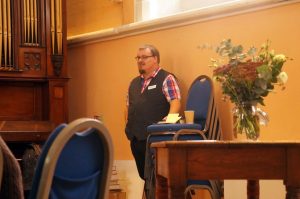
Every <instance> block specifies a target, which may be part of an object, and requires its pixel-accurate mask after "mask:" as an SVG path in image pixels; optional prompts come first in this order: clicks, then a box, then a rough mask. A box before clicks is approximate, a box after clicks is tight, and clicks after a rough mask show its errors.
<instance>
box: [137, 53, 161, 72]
mask: <svg viewBox="0 0 300 199" xmlns="http://www.w3.org/2000/svg"><path fill="white" fill-rule="evenodd" d="M136 61H137V65H138V69H139V73H140V74H150V73H152V72H153V71H154V70H155V69H156V68H157V67H158V64H157V57H154V56H153V55H152V53H151V50H150V49H148V48H145V49H139V50H138V52H137V56H136Z"/></svg>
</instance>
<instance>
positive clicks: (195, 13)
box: [67, 0, 300, 47]
mask: <svg viewBox="0 0 300 199" xmlns="http://www.w3.org/2000/svg"><path fill="white" fill-rule="evenodd" d="M299 2H300V0H245V1H241V2H239V3H236V4H234V5H230V6H220V7H208V8H202V9H196V10H191V11H186V12H182V13H179V14H175V15H171V16H166V17H162V18H156V19H152V20H147V21H141V22H134V23H130V24H126V25H122V26H119V27H115V28H108V29H104V30H99V31H95V32H89V33H85V34H80V35H74V36H70V37H68V38H67V41H68V46H69V47H72V46H77V45H81V44H89V43H95V42H101V41H108V40H113V39H119V38H124V37H128V36H133V35H138V34H144V33H148V32H153V31H158V30H164V29H169V28H175V27H180V26H185V25H190V24H194V23H199V22H204V21H210V20H215V19H219V18H224V17H228V16H234V15H239V14H243V13H249V12H254V11H259V10H265V9H269V8H273V7H279V6H284V5H287V4H293V3H299Z"/></svg>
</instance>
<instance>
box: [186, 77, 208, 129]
mask: <svg viewBox="0 0 300 199" xmlns="http://www.w3.org/2000/svg"><path fill="white" fill-rule="evenodd" d="M212 96H213V89H212V81H211V79H210V78H209V77H208V76H206V75H200V76H199V77H197V78H196V79H195V80H194V81H193V83H192V84H191V86H190V88H189V91H188V95H187V101H186V107H185V110H194V111H195V115H194V122H195V123H198V124H201V125H203V126H204V124H205V122H206V117H207V113H208V110H209V105H210V102H211V98H212Z"/></svg>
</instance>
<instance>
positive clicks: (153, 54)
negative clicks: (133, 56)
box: [139, 44, 160, 64]
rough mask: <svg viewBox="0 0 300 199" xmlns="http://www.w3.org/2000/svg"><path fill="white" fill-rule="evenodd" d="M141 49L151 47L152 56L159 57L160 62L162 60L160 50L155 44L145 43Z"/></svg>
mask: <svg viewBox="0 0 300 199" xmlns="http://www.w3.org/2000/svg"><path fill="white" fill-rule="evenodd" d="M139 49H140V50H142V49H149V50H150V51H151V53H152V56H154V57H157V63H158V64H159V62H160V55H159V51H158V50H157V48H156V47H155V46H153V45H150V44H145V45H143V46H141V47H139Z"/></svg>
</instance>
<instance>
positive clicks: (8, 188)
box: [0, 136, 24, 199]
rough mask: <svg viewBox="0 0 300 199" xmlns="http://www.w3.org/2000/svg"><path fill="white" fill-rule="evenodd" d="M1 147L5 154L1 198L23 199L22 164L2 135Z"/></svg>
mask: <svg viewBox="0 0 300 199" xmlns="http://www.w3.org/2000/svg"><path fill="white" fill-rule="evenodd" d="M0 148H1V154H2V155H3V156H2V157H3V175H2V183H1V187H0V198H9V199H23V198H24V192H23V191H24V190H23V183H22V173H21V168H20V165H19V163H18V161H17V159H16V158H15V156H14V155H13V153H12V152H11V150H10V149H9V148H8V146H7V145H6V143H5V141H4V140H3V139H2V137H1V136H0Z"/></svg>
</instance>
